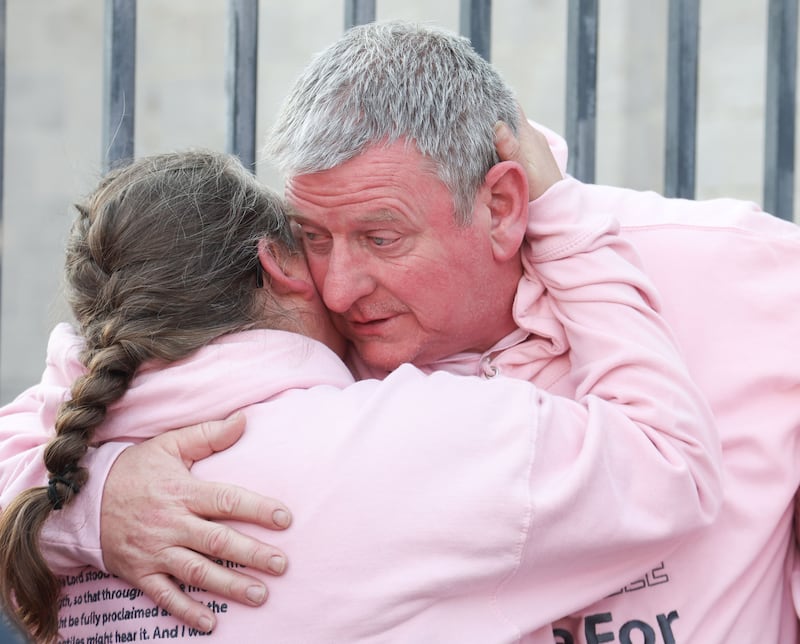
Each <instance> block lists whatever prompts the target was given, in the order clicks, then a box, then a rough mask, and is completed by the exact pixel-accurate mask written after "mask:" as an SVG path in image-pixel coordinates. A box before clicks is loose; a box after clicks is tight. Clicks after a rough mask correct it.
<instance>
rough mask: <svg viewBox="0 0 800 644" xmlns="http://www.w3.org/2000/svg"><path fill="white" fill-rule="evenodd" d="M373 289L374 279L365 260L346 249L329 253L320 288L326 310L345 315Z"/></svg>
mask: <svg viewBox="0 0 800 644" xmlns="http://www.w3.org/2000/svg"><path fill="white" fill-rule="evenodd" d="M374 289H375V279H374V277H373V275H372V274H371V272H370V263H369V262H368V261H366V258H358V257H356V256H354V254H353V253H351V252H349V251H348V250H346V249H335V250H334V251H333V252H331V254H330V259H329V263H328V271H327V273H326V274H325V282H324V284H323V287H322V300H323V302H325V306H327V307H328V309H330V310H331V311H333V312H334V313H345V312H346V311H348V310H349V309H350V308H351V307H352V306H353V304H354V303H355V302H357V301H358V300H359V299H360V298H362V297H364V296H366V295H369V294H370V293H371V292H372V291H373V290H374Z"/></svg>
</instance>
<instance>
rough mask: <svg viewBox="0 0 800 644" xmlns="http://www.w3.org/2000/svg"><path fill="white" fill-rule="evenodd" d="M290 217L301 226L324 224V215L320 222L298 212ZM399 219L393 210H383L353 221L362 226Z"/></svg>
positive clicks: (369, 213) (358, 217) (359, 216)
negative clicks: (305, 224) (304, 224)
mask: <svg viewBox="0 0 800 644" xmlns="http://www.w3.org/2000/svg"><path fill="white" fill-rule="evenodd" d="M290 217H291V219H292V220H294V221H296V222H297V223H299V224H303V223H308V224H311V225H320V224H321V223H324V215H323V216H322V217H321V218H319V220H318V219H317V218H311V217H307V216H304V215H303V214H302V213H298V212H295V213H293V214H292V215H291V216H290ZM398 219H399V217H398V216H397V213H395V212H393V211H391V210H387V209H381V210H376V211H374V212H368V213H365V214H363V215H357V216H356V217H354V219H353V221H354V222H356V223H360V224H372V223H383V222H392V221H397V220H398Z"/></svg>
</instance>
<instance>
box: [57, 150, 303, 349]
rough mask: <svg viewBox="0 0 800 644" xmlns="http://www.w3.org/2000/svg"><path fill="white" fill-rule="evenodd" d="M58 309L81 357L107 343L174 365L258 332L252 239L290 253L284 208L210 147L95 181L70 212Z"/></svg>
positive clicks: (234, 163)
mask: <svg viewBox="0 0 800 644" xmlns="http://www.w3.org/2000/svg"><path fill="white" fill-rule="evenodd" d="M77 208H78V211H79V217H78V218H77V219H76V221H75V223H74V225H73V229H72V233H71V235H70V239H69V242H68V246H67V260H66V280H67V286H68V290H69V296H68V297H69V303H70V306H71V308H72V310H73V313H74V315H75V318H76V320H77V323H78V325H79V327H80V331H81V334H82V335H83V336H84V337H85V338H86V345H87V352H88V354H89V356H88V357H91V355H92V353H93V352H96V351H102V350H103V349H104V348H105V347H106V346H107V345H109V344H111V343H112V342H113V343H116V342H118V341H119V340H125V341H130V340H135V341H134V342H133V343H132V344H133V346H136V347H137V348H138V350H140V351H145V352H146V353H147V354H149V355H142V356H140V357H141V358H144V359H148V358H163V359H164V360H174V359H176V358H178V357H179V356H182V355H185V354H186V352H187V351H191V350H192V348H196V347H199V346H202V345H203V344H205V343H207V342H208V341H209V340H211V339H213V338H215V337H217V336H219V335H222V334H224V333H230V332H233V331H238V330H242V329H246V328H251V327H254V326H263V325H264V322H263V320H262V316H263V312H262V311H261V306H260V304H261V303H260V301H259V299H260V296H261V293H259V291H258V290H257V289H256V277H257V269H258V266H259V263H258V257H257V252H256V251H257V246H258V241H259V239H262V238H268V239H271V240H274V241H275V243H276V245H277V246H278V247H283V249H287V250H288V249H292V248H293V247H294V240H293V238H292V235H291V230H290V227H289V222H288V219H287V216H286V214H287V213H286V208H285V206H284V204H283V202H282V201H281V200H280V199H279V198H278V197H277V196H276V195H274V194H273V193H272V192H270V191H269V190H267V189H266V188H264V187H263V186H261V185H260V184H259V183H258V182H257V181H256V180H255V178H254V177H252V176H251V175H250V174H249V173H248V172H247V171H246V170H244V168H243V167H242V166H241V164H239V162H238V161H237V160H236V159H235V158H234V157H231V156H229V155H224V154H218V153H213V152H202V151H196V152H184V153H172V154H161V155H156V156H151V157H146V158H143V159H140V160H137V161H134V162H133V163H132V164H130V165H128V166H126V167H124V168H122V169H120V170H116V171H112V172H111V173H110V174H109V175H108V176H106V177H105V178H104V179H103V181H102V182H101V184H100V185H99V186H98V188H97V190H95V192H94V193H93V194H92V195H91V196H90V197H89V198H88V199H87V200H86V201H85V202H84V203H83V204H81V205H79V206H78V207H77Z"/></svg>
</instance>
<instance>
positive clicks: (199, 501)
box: [185, 479, 292, 530]
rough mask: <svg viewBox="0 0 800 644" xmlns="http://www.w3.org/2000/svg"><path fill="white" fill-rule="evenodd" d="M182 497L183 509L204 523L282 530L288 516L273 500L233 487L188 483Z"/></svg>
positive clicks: (218, 484) (286, 510) (213, 483)
mask: <svg viewBox="0 0 800 644" xmlns="http://www.w3.org/2000/svg"><path fill="white" fill-rule="evenodd" d="M187 485H190V486H191V489H187V491H186V493H185V497H186V507H187V508H188V509H189V510H190V511H191V512H193V513H194V514H197V515H199V516H202V517H205V518H207V519H229V520H233V521H242V522H244V523H255V524H258V525H261V526H263V527H265V528H269V529H270V530H283V529H284V528H287V527H289V525H290V524H291V522H292V515H291V513H290V512H289V508H287V507H286V506H285V505H284V504H283V503H281V502H280V501H278V500H277V499H273V498H270V497H267V496H262V495H261V494H258V493H257V492H253V491H251V490H248V489H246V488H243V487H239V486H237V485H231V484H228V483H215V482H213V481H200V480H197V479H191V480H190V481H188V482H187Z"/></svg>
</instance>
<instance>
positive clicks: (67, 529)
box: [0, 325, 129, 574]
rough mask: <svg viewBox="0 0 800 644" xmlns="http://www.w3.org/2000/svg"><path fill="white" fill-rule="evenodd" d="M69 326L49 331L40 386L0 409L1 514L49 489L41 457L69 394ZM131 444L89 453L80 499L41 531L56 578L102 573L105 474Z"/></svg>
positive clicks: (111, 446) (46, 556)
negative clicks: (82, 570)
mask: <svg viewBox="0 0 800 644" xmlns="http://www.w3.org/2000/svg"><path fill="white" fill-rule="evenodd" d="M72 336H73V334H72V332H71V331H69V330H68V327H67V325H59V327H56V329H55V330H54V331H53V334H52V335H51V338H50V342H49V344H48V361H47V367H46V368H45V371H44V374H43V376H42V380H41V382H40V383H38V384H36V385H34V386H33V387H30V388H28V389H27V390H26V391H24V392H23V393H22V394H20V395H19V396H17V398H16V399H15V400H13V401H12V402H11V403H9V404H8V405H5V406H4V407H3V408H2V409H0V509H2V508H4V507H6V506H7V505H8V504H9V503H10V502H11V500H12V499H13V498H14V497H15V496H16V495H17V494H19V493H20V492H22V491H24V490H26V489H28V488H31V487H39V486H44V485H47V478H48V475H47V469H46V468H45V465H44V460H43V454H44V450H45V447H46V446H47V443H48V442H49V441H50V439H51V438H52V437H53V436H54V431H55V430H54V427H55V418H56V414H57V412H58V408H59V406H60V405H61V402H62V401H63V400H64V399H65V398H66V396H67V395H68V393H69V384H70V382H71V379H72V377H73V376H74V373H72V370H71V369H64V368H63V367H64V363H63V360H62V356H63V355H64V352H62V351H61V349H63V348H64V340H65V338H68V337H72ZM128 445H129V443H109V444H107V445H104V446H102V447H100V448H90V449H89V452H88V453H87V455H86V456H85V457H84V459H83V461H82V462H83V464H84V465H85V466H87V467H88V468H89V469H90V471H91V476H90V477H89V480H88V482H87V485H86V486H85V487H84V489H83V490H82V492H81V494H79V495H77V496H76V497H75V500H74V501H73V502H72V503H70V504H69V505H68V506H66V507H65V508H63V509H62V510H59V511H58V512H52V513H51V515H50V517H49V518H48V520H47V522H46V523H45V525H44V528H43V530H42V535H41V539H40V545H41V547H42V552H43V554H44V555H45V558H46V559H47V561H48V563H49V564H50V566H51V567H52V568H53V570H54V571H55V572H56V573H57V574H63V573H65V572H67V571H69V570H72V569H74V568H76V567H80V566H84V565H92V566H95V567H98V568H100V569H104V565H103V558H102V553H101V552H100V503H99V500H100V499H101V498H102V489H103V484H104V482H105V478H106V476H107V474H108V470H109V469H110V468H111V465H112V464H113V463H114V461H115V460H116V458H117V456H119V454H120V452H121V451H122V450H123V449H125V448H126V447H128Z"/></svg>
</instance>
